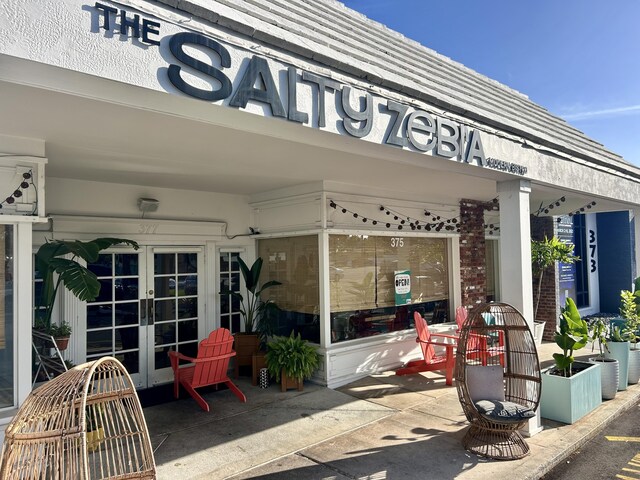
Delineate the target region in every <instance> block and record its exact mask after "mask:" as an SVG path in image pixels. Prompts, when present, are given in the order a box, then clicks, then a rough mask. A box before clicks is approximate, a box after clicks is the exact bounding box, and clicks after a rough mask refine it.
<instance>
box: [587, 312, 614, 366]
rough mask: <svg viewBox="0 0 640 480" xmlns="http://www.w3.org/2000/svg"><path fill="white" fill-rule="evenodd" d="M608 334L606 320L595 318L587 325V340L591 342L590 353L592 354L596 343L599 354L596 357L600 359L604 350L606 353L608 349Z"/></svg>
mask: <svg viewBox="0 0 640 480" xmlns="http://www.w3.org/2000/svg"><path fill="white" fill-rule="evenodd" d="M608 333H609V325H608V324H607V322H606V320H604V319H603V318H602V317H596V318H593V319H592V320H591V322H590V323H589V340H590V341H591V342H593V343H592V344H591V351H592V352H593V350H594V348H595V346H596V343H597V344H598V350H599V351H600V353H599V354H598V357H599V358H600V359H603V358H604V352H605V350H606V351H607V352H608V351H609V347H608V346H607V335H608Z"/></svg>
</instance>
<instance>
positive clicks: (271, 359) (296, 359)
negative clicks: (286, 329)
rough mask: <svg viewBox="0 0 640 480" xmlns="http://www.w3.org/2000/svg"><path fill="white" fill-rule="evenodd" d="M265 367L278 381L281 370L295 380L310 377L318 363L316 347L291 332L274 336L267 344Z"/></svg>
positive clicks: (318, 356)
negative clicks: (285, 335)
mask: <svg viewBox="0 0 640 480" xmlns="http://www.w3.org/2000/svg"><path fill="white" fill-rule="evenodd" d="M265 360H266V362H267V369H268V370H269V373H270V374H271V376H273V377H275V379H276V381H280V375H281V373H282V371H284V373H285V374H286V375H288V376H289V377H291V378H294V379H296V380H304V379H305V378H310V377H311V375H312V374H313V372H314V370H315V369H316V368H318V365H319V363H320V355H319V354H318V352H317V351H316V347H314V346H312V345H310V344H309V342H307V341H306V340H303V339H302V338H301V337H300V334H299V333H298V335H297V336H295V335H294V334H293V331H292V332H291V335H289V336H288V337H276V338H275V339H274V340H273V341H271V342H270V343H269V344H268V345H267V354H266V357H265Z"/></svg>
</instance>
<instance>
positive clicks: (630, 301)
mask: <svg viewBox="0 0 640 480" xmlns="http://www.w3.org/2000/svg"><path fill="white" fill-rule="evenodd" d="M620 298H621V300H622V305H621V307H620V315H621V316H622V318H624V319H625V326H624V330H623V333H624V335H625V338H626V339H627V340H628V341H629V345H630V347H631V349H630V350H629V372H628V377H627V382H628V383H631V384H636V383H638V380H640V349H639V348H638V340H639V339H640V332H639V331H638V329H639V328H640V277H638V278H636V279H635V282H634V291H633V292H630V291H629V290H622V291H621V292H620Z"/></svg>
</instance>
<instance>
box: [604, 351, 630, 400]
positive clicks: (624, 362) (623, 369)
mask: <svg viewBox="0 0 640 480" xmlns="http://www.w3.org/2000/svg"><path fill="white" fill-rule="evenodd" d="M607 348H608V349H609V351H608V352H604V356H605V357H606V358H615V359H616V360H618V362H619V363H620V378H619V379H618V390H626V389H627V381H628V377H629V342H612V341H609V342H607Z"/></svg>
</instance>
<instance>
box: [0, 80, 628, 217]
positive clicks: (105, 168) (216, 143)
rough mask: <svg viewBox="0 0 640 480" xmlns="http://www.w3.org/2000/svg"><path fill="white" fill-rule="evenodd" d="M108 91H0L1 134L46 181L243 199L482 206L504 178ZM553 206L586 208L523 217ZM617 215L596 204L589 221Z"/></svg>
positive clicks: (571, 203)
mask: <svg viewBox="0 0 640 480" xmlns="http://www.w3.org/2000/svg"><path fill="white" fill-rule="evenodd" d="M84 77H88V76H84ZM88 78H91V77H88ZM92 81H93V83H96V82H98V83H100V82H103V83H104V82H109V81H106V80H103V79H95V78H93V80H92ZM115 83H116V82H109V83H108V85H107V86H108V87H112V86H113V85H112V84H115ZM116 88H120V89H122V90H121V92H125V93H126V97H124V98H122V99H121V101H120V102H114V101H100V100H96V99H95V98H90V97H89V96H79V95H71V94H68V93H65V92H63V91H54V90H51V89H43V88H37V87H32V86H26V85H19V84H17V83H12V82H3V81H0V111H2V112H3V114H2V115H0V133H2V134H5V135H12V136H19V137H28V138H37V139H44V140H45V142H46V156H47V158H48V161H49V163H48V165H47V167H46V173H47V176H48V177H60V178H72V179H79V180H90V181H100V182H110V183H120V184H133V185H141V186H155V187H163V188H175V189H186V190H197V191H210V192H221V193H233V194H241V195H247V196H251V195H254V194H258V193H262V192H267V191H271V190H275V189H280V188H285V187H290V186H295V185H300V184H305V183H312V182H318V181H323V180H324V181H330V182H340V183H342V184H346V185H353V190H354V191H353V192H352V193H356V194H359V195H368V194H370V192H376V194H378V195H381V196H382V195H383V194H384V192H386V194H384V196H388V197H390V198H399V199H405V200H415V201H419V202H425V203H443V204H448V205H455V204H457V202H458V201H459V199H460V198H473V199H477V200H490V199H492V198H494V197H495V196H496V195H497V194H496V182H497V181H500V180H507V179H508V178H509V177H508V176H507V175H505V174H502V173H500V172H497V171H494V170H489V169H482V168H477V167H474V166H470V165H460V164H457V163H455V162H450V161H443V160H441V159H437V158H433V157H428V156H425V155H419V154H415V153H412V152H408V151H401V150H399V149H397V148H394V147H390V146H381V145H376V144H373V143H369V142H366V141H362V140H358V139H354V138H349V137H346V136H341V135H335V134H332V133H327V132H322V131H319V130H317V129H312V128H308V127H304V126H300V125H298V124H295V123H292V122H287V121H284V120H279V119H273V118H262V117H259V116H257V115H252V114H248V113H244V112H240V111H237V110H234V109H230V108H225V107H218V106H215V105H210V104H206V103H204V102H201V101H197V100H192V99H189V98H183V97H177V96H174V95H168V94H165V93H161V92H154V91H149V90H146V89H142V88H136V87H131V86H124V85H122V84H118V85H117V86H116ZM127 98H129V99H131V102H129V101H127ZM141 99H142V100H141ZM132 105H136V106H135V107H134V106H132ZM140 105H145V106H144V107H143V108H140ZM166 112H171V113H170V114H167V113H166ZM563 195H564V196H565V197H566V199H567V201H566V203H564V204H563V206H562V212H563V213H565V212H568V211H571V210H575V209H577V208H580V207H581V206H583V205H585V204H587V203H589V202H590V201H592V200H593V199H592V198H589V197H587V196H584V195H581V194H580V193H576V192H563V191H559V190H558V189H555V188H551V187H544V186H536V185H534V187H533V192H532V195H531V209H532V211H535V210H537V209H538V207H539V206H540V205H541V204H543V205H546V204H548V203H550V202H553V201H555V200H556V199H558V198H560V197H561V196H563ZM621 208H622V206H621V205H619V204H615V203H612V202H606V201H601V200H598V206H597V209H598V210H618V209H621ZM559 210H560V209H558V210H556V212H552V213H557V212H558V211H559ZM594 210H595V209H594Z"/></svg>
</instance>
